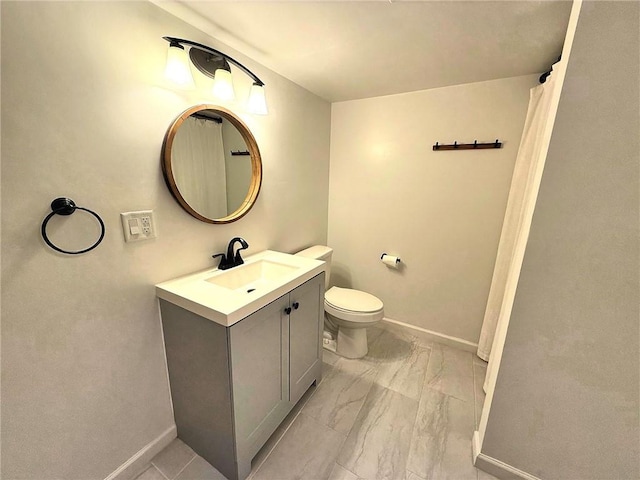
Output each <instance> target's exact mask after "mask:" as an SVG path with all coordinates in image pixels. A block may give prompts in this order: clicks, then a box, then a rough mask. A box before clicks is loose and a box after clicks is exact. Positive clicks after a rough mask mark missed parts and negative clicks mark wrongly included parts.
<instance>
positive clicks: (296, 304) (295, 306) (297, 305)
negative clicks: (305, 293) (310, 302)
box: [291, 302, 300, 310]
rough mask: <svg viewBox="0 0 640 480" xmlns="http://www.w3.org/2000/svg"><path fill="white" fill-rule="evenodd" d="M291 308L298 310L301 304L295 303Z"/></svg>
mask: <svg viewBox="0 0 640 480" xmlns="http://www.w3.org/2000/svg"><path fill="white" fill-rule="evenodd" d="M291 306H292V307H293V309H294V310H297V309H298V307H299V306H300V304H299V303H298V302H293V303H292V304H291Z"/></svg>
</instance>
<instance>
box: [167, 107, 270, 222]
mask: <svg viewBox="0 0 640 480" xmlns="http://www.w3.org/2000/svg"><path fill="white" fill-rule="evenodd" d="M163 172H164V174H165V180H166V182H167V185H168V186H169V189H170V190H171V192H172V194H173V195H174V197H175V198H176V200H178V202H179V203H180V205H182V207H183V208H184V209H185V210H187V212H189V213H190V214H191V215H193V216H194V217H196V218H198V219H200V220H202V221H205V222H208V223H228V222H231V221H234V220H236V219H238V218H240V217H242V216H243V215H244V214H246V213H247V212H248V211H249V209H250V208H251V206H252V205H253V202H254V201H255V199H256V198H257V196H258V192H259V190H260V184H261V178H262V165H261V161H260V153H259V151H258V147H257V144H256V142H255V139H254V138H253V135H251V132H249V130H248V128H247V127H246V126H245V125H244V124H243V123H242V121H241V120H240V119H238V118H237V117H235V115H233V114H232V113H231V112H229V111H227V110H225V109H223V108H221V107H213V106H210V105H200V106H197V107H193V108H191V109H189V110H187V111H186V112H184V113H183V114H182V115H181V116H180V117H179V118H178V119H177V120H176V121H175V122H174V123H173V125H172V126H171V128H170V129H169V131H168V132H167V136H166V137H165V145H164V160H163Z"/></svg>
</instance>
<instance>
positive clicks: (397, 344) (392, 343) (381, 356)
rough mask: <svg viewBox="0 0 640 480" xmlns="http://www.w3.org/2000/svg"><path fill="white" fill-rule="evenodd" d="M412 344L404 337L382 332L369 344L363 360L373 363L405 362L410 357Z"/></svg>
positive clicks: (386, 331)
mask: <svg viewBox="0 0 640 480" xmlns="http://www.w3.org/2000/svg"><path fill="white" fill-rule="evenodd" d="M413 343H414V342H413V341H412V340H411V339H409V338H406V337H405V336H400V335H398V334H396V333H394V332H391V331H388V330H382V332H381V333H380V335H378V337H377V338H376V339H375V340H373V341H371V342H370V343H369V352H368V353H367V355H366V356H365V357H364V358H363V360H366V361H370V362H373V363H380V362H384V361H387V362H388V361H402V360H405V359H407V358H409V356H410V355H411V351H412V346H413Z"/></svg>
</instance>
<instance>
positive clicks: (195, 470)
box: [176, 456, 227, 480]
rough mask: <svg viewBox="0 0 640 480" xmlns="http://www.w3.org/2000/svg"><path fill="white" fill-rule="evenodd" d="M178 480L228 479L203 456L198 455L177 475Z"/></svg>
mask: <svg viewBox="0 0 640 480" xmlns="http://www.w3.org/2000/svg"><path fill="white" fill-rule="evenodd" d="M176 480H227V479H226V477H225V476H224V475H222V474H221V473H220V472H219V471H218V470H216V469H215V468H213V467H212V466H211V465H209V463H208V462H207V461H206V460H205V459H204V458H202V457H200V456H196V457H195V458H194V459H193V460H192V461H191V462H190V463H189V464H188V465H187V466H186V467H185V468H184V470H182V472H180V474H179V475H178V476H177V477H176Z"/></svg>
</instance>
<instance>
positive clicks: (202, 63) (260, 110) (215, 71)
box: [162, 37, 267, 115]
mask: <svg viewBox="0 0 640 480" xmlns="http://www.w3.org/2000/svg"><path fill="white" fill-rule="evenodd" d="M162 38H164V39H165V40H166V41H167V42H169V51H168V54H167V66H166V68H165V71H164V74H165V76H166V77H167V78H168V79H169V80H171V81H172V82H174V83H175V84H177V85H179V86H180V87H182V88H193V86H194V82H193V76H192V75H191V68H190V67H189V61H191V63H193V65H195V66H196V68H197V69H198V70H199V71H200V72H201V73H203V74H204V75H206V76H207V77H210V78H213V88H212V93H213V95H214V96H215V97H216V98H218V99H220V100H224V101H231V100H233V99H234V98H235V92H234V90H233V80H232V78H231V66H230V65H229V64H233V65H235V66H236V67H238V68H239V69H240V70H242V71H243V72H244V73H246V74H247V75H248V76H249V77H251V79H252V80H253V85H252V86H251V91H250V92H249V99H248V101H247V109H248V110H249V111H250V112H251V113H255V114H257V115H266V114H267V101H266V98H265V95H264V83H263V82H262V80H260V79H259V78H258V77H257V76H256V75H255V74H254V73H253V72H252V71H251V70H249V69H248V68H247V67H245V66H244V65H242V64H241V63H240V62H238V61H237V60H234V59H233V58H231V57H230V56H229V55H226V54H224V53H222V52H220V51H218V50H216V49H214V48H211V47H207V46H206V45H202V44H201V43H196V42H192V41H191V40H185V39H182V38H175V37H162ZM186 47H189V51H188V53H187V49H186Z"/></svg>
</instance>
